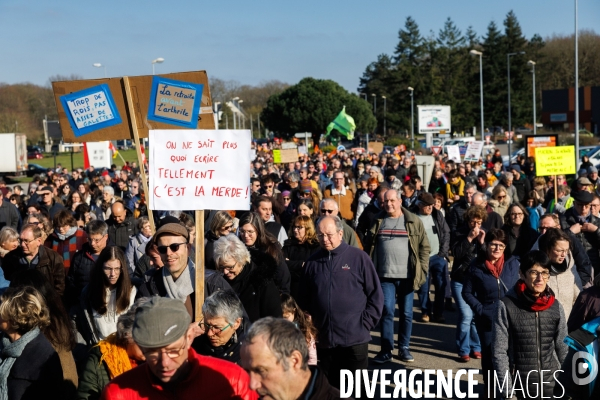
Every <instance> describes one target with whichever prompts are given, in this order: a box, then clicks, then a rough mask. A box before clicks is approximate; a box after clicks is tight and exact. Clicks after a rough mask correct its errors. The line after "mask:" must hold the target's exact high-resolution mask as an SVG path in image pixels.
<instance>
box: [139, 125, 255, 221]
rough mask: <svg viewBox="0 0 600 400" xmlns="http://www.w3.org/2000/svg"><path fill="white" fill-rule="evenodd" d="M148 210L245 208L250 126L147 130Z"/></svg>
mask: <svg viewBox="0 0 600 400" xmlns="http://www.w3.org/2000/svg"><path fill="white" fill-rule="evenodd" d="M149 138H150V146H149V149H148V150H149V151H150V154H149V159H150V187H149V190H150V195H149V199H150V208H151V209H152V210H206V209H209V210H248V209H250V192H249V184H250V168H249V166H250V147H251V140H250V138H251V135H250V131H249V130H194V129H191V130H190V129H186V130H172V129H170V130H151V131H150V132H149Z"/></svg>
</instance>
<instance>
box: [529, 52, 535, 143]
mask: <svg viewBox="0 0 600 400" xmlns="http://www.w3.org/2000/svg"><path fill="white" fill-rule="evenodd" d="M527 64H529V65H531V73H532V74H533V91H532V92H533V134H534V135H537V117H536V112H535V111H536V110H535V109H536V103H535V61H531V60H529V61H527Z"/></svg>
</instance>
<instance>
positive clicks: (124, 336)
mask: <svg viewBox="0 0 600 400" xmlns="http://www.w3.org/2000/svg"><path fill="white" fill-rule="evenodd" d="M150 299H151V297H140V298H139V299H137V300H136V301H135V303H133V305H132V306H131V307H130V308H129V310H127V312H126V313H125V314H122V315H120V316H119V319H117V339H118V340H119V341H120V342H122V343H123V344H125V343H127V342H128V341H129V340H133V336H132V335H131V331H132V330H133V323H134V322H135V312H136V311H137V309H138V308H139V307H141V306H143V305H144V304H146V303H147V302H149V301H150Z"/></svg>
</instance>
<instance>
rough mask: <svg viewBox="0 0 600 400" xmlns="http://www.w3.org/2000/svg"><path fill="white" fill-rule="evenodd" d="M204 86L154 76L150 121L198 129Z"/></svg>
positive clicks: (149, 107)
mask: <svg viewBox="0 0 600 400" xmlns="http://www.w3.org/2000/svg"><path fill="white" fill-rule="evenodd" d="M203 89H204V85H202V84H197V83H189V82H182V81H176V80H173V79H167V78H163V77H161V76H154V77H153V79H152V90H151V92H150V103H149V105H148V119H149V120H152V121H158V122H164V123H167V124H171V125H177V126H181V127H184V128H190V129H196V127H197V126H198V113H199V111H200V100H201V99H202V90H203Z"/></svg>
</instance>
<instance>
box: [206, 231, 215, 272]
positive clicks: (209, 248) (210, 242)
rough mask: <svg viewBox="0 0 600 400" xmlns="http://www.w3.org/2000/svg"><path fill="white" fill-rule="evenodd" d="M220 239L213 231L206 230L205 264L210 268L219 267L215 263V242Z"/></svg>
mask: <svg viewBox="0 0 600 400" xmlns="http://www.w3.org/2000/svg"><path fill="white" fill-rule="evenodd" d="M217 240H219V238H218V237H217V235H215V234H214V233H212V232H211V231H208V232H206V245H205V246H204V265H205V267H206V268H208V269H217V266H216V265H215V242H216V241H217Z"/></svg>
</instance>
